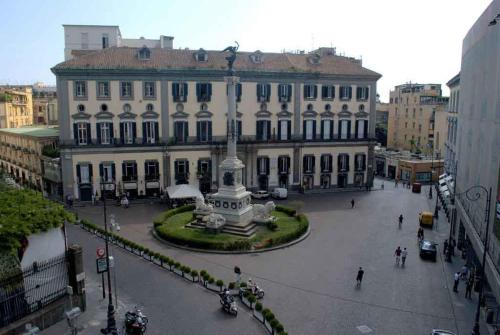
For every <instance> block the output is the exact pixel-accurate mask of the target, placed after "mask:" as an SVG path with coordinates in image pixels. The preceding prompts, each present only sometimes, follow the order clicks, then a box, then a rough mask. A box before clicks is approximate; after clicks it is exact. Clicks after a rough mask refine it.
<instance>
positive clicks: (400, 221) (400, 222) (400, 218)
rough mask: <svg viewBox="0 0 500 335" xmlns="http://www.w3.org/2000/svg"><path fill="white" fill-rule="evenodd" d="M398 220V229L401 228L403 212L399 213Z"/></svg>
mask: <svg viewBox="0 0 500 335" xmlns="http://www.w3.org/2000/svg"><path fill="white" fill-rule="evenodd" d="M398 220H399V229H401V225H402V224H403V214H400V215H399V218H398Z"/></svg>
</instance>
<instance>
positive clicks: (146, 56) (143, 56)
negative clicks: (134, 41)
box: [138, 47, 151, 60]
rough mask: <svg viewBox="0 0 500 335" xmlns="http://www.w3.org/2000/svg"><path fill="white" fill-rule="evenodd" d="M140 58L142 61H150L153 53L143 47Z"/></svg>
mask: <svg viewBox="0 0 500 335" xmlns="http://www.w3.org/2000/svg"><path fill="white" fill-rule="evenodd" d="M138 56H139V59H140V60H148V59H150V58H151V51H150V50H149V49H148V48H146V47H143V48H142V49H141V50H139V55H138Z"/></svg>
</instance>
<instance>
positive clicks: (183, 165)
mask: <svg viewBox="0 0 500 335" xmlns="http://www.w3.org/2000/svg"><path fill="white" fill-rule="evenodd" d="M174 172H175V183H176V184H177V185H179V184H187V183H188V179H189V161H187V160H185V159H182V160H176V161H175V163H174Z"/></svg>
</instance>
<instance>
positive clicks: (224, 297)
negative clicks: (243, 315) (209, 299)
mask: <svg viewBox="0 0 500 335" xmlns="http://www.w3.org/2000/svg"><path fill="white" fill-rule="evenodd" d="M220 297H221V299H222V301H223V302H224V303H226V304H230V303H231V302H232V301H233V297H232V296H231V294H230V293H229V290H228V289H227V288H226V289H224V291H222V293H221V294H220Z"/></svg>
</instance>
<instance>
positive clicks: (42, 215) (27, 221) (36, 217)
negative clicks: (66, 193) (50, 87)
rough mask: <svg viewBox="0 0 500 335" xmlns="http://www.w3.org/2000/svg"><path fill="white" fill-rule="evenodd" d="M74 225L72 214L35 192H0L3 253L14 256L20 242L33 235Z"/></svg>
mask: <svg viewBox="0 0 500 335" xmlns="http://www.w3.org/2000/svg"><path fill="white" fill-rule="evenodd" d="M65 220H66V221H68V222H74V221H75V217H74V215H73V214H71V213H69V212H67V211H66V210H65V209H64V207H63V206H62V205H60V204H58V203H55V202H53V201H50V200H48V199H45V198H44V197H43V196H42V194H41V193H39V192H35V191H32V190H27V189H22V190H17V189H13V188H10V187H7V186H5V185H3V186H2V187H1V189H0V250H1V251H2V252H6V253H14V252H16V250H17V249H18V248H19V247H20V246H21V244H20V240H21V239H22V238H24V237H27V236H29V235H31V234H36V233H39V232H44V231H47V230H49V229H51V228H56V227H61V226H62V225H63V223H64V221H65Z"/></svg>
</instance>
